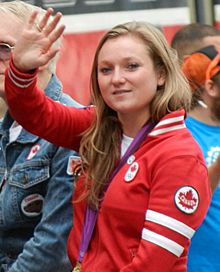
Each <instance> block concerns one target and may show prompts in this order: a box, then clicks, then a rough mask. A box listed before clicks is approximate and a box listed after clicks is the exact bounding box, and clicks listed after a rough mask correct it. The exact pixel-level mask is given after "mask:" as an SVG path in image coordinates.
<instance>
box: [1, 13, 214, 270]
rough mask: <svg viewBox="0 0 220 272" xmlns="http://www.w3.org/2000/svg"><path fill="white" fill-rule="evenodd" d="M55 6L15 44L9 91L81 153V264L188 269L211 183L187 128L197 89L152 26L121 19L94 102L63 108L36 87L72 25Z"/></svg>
mask: <svg viewBox="0 0 220 272" xmlns="http://www.w3.org/2000/svg"><path fill="white" fill-rule="evenodd" d="M51 13H52V9H48V11H47V14H46V16H45V17H44V18H43V19H42V20H41V22H40V29H41V31H36V30H35V29H34V28H33V25H34V22H35V19H36V17H37V14H36V13H33V14H32V16H31V18H30V20H29V23H28V25H27V26H26V29H25V30H24V32H23V35H22V38H21V39H20V40H19V41H18V42H17V44H16V46H15V49H14V52H13V58H12V60H11V62H10V68H9V70H8V72H7V74H6V91H7V99H8V104H9V107H10V108H11V113H12V114H13V116H14V117H15V118H16V119H17V120H18V121H19V122H21V123H22V125H24V126H25V127H26V129H28V130H30V131H32V132H33V133H36V134H39V135H40V136H42V137H45V138H46V139H48V140H50V141H51V142H53V143H56V144H57V145H62V146H65V147H69V148H77V149H78V148H79V150H80V154H81V156H82V163H81V171H79V166H78V165H77V166H76V167H75V168H74V169H73V170H74V173H75V174H76V175H78V181H77V184H76V190H75V194H74V200H73V205H74V226H73V228H72V231H71V233H70V235H69V241H68V254H69V258H70V260H71V262H72V265H73V267H74V271H80V270H81V271H83V272H91V271H92V272H94V271H99V272H100V271H108V272H111V271H112V272H115V271H121V272H122V271H123V272H128V271H141V272H142V271H151V272H153V271H157V272H158V271H163V272H168V271H169V272H171V271H172V272H174V271H175V272H177V271H178V272H180V271H181V272H183V271H186V261H187V252H188V247H189V244H190V239H191V237H192V236H193V234H194V233H195V231H196V229H197V228H198V227H199V225H200V224H201V223H202V221H203V218H204V216H205V214H206V211H207V209H208V206H209V202H210V188H209V183H208V177H207V169H206V166H205V163H204V161H203V157H202V154H201V151H200V149H199V147H198V145H197V144H196V143H195V142H194V140H193V138H192V136H191V134H190V133H189V132H188V130H187V129H186V128H185V124H184V118H185V110H187V109H188V107H189V105H190V99H191V96H190V90H189V86H188V84H187V82H186V81H185V78H184V77H183V75H182V73H181V71H180V69H179V65H178V64H177V59H176V57H175V55H174V54H173V52H172V51H171V50H170V48H169V46H168V45H167V42H166V40H165V38H164V36H163V34H162V33H161V32H160V31H159V30H157V29H156V28H155V27H154V26H152V25H150V24H145V23H141V22H130V23H125V24H122V25H119V26H116V27H114V28H113V29H111V30H109V31H108V32H107V33H106V34H105V35H104V37H103V38H102V39H101V41H100V43H99V45H98V48H97V51H96V54H95V58H94V63H93V68H92V73H91V93H92V97H93V101H94V106H95V107H89V108H87V109H71V108H69V107H65V106H62V105H60V104H58V103H54V102H53V101H51V100H49V99H47V98H46V97H45V96H44V95H43V93H42V92H41V91H40V90H39V88H38V87H37V86H36V75H37V68H38V67H39V66H41V65H45V64H46V63H47V62H48V60H49V59H50V58H51V57H52V56H54V55H55V54H56V53H57V50H55V49H53V48H51V45H52V44H53V42H54V41H55V40H56V39H57V38H58V37H59V36H60V35H61V33H62V32H63V30H64V26H62V25H60V26H58V27H57V24H58V22H59V20H60V18H61V14H60V13H58V14H56V16H55V17H54V20H53V22H52V23H51V24H48V23H47V21H48V18H49V17H50V16H51ZM33 56H35V57H33ZM15 101H18V102H19V103H17V104H16V105H15ZM24 105H26V106H25V111H23V110H22V111H21V109H22V108H23V106H24ZM12 106H13V107H12ZM201 181H202V182H201Z"/></svg>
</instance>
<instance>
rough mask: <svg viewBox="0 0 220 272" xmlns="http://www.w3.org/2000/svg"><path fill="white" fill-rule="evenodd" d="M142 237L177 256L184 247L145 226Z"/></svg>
mask: <svg viewBox="0 0 220 272" xmlns="http://www.w3.org/2000/svg"><path fill="white" fill-rule="evenodd" d="M142 239H143V240H146V241H149V242H151V243H153V244H155V245H158V246H160V247H162V248H164V249H166V250H168V251H169V252H171V253H173V254H174V255H176V256H177V257H180V255H181V254H182V253H183V251H184V247H182V246H181V245H179V244H177V243H176V242H174V241H172V240H170V239H168V238H166V237H164V236H162V235H160V234H158V233H155V232H153V231H150V230H148V229H145V228H144V229H143V230H142Z"/></svg>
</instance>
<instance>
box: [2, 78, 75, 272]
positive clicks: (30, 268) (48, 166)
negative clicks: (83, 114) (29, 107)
mask: <svg viewBox="0 0 220 272" xmlns="http://www.w3.org/2000/svg"><path fill="white" fill-rule="evenodd" d="M45 92H46V95H47V96H49V97H50V98H52V99H53V100H56V101H59V102H61V103H63V104H67V105H71V106H74V107H80V104H78V103H77V102H75V101H74V100H72V99H71V98H70V97H69V96H68V95H66V94H64V93H63V92H62V86H61V84H60V82H59V81H58V79H57V78H56V76H53V77H52V78H51V80H50V82H49V85H48V87H47V88H46V90H45ZM13 121H14V120H13V119H12V118H11V116H10V114H9V113H6V115H5V117H4V119H3V121H2V123H1V126H0V271H1V272H3V271H4V272H5V271H7V272H52V271H53V272H54V271H56V272H70V271H71V265H70V262H69V260H68V257H67V254H66V241H67V237H68V234H69V231H70V229H71V226H72V205H71V197H72V189H73V176H72V174H71V171H70V169H71V168H70V167H69V166H70V162H71V163H72V160H74V159H77V158H79V157H78V155H77V153H75V152H74V151H71V150H68V149H65V148H60V147H57V146H55V145H52V144H51V143H49V142H47V141H45V140H43V139H40V138H39V137H37V136H35V135H33V134H30V133H28V132H27V131H25V130H24V129H22V131H21V133H20V134H19V136H18V138H17V139H16V140H15V141H12V142H11V143H9V128H10V127H11V125H12V123H13Z"/></svg>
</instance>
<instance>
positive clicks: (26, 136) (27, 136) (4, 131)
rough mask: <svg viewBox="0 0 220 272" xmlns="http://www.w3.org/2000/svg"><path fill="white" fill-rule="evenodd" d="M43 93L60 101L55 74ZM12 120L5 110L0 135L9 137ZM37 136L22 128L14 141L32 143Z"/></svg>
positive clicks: (60, 90)
mask: <svg viewBox="0 0 220 272" xmlns="http://www.w3.org/2000/svg"><path fill="white" fill-rule="evenodd" d="M45 94H46V95H47V96H48V97H50V98H51V99H53V100H55V101H60V99H61V96H62V85H61V82H60V81H59V80H58V78H57V77H56V75H53V76H52V77H51V80H50V81H49V84H48V86H47V88H46V89H45ZM13 122H14V120H13V118H12V117H11V115H10V114H9V112H8V111H7V112H6V114H5V116H4V118H3V120H2V122H1V123H0V137H2V136H6V137H7V138H9V129H10V127H11V125H12V123H13ZM38 138H39V137H38V136H36V135H33V134H31V133H29V132H27V131H26V130H25V129H22V131H21V133H20V135H19V136H18V138H17V140H16V142H19V143H23V144H26V143H34V142H35V141H37V139H38Z"/></svg>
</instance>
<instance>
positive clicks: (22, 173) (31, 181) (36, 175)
mask: <svg viewBox="0 0 220 272" xmlns="http://www.w3.org/2000/svg"><path fill="white" fill-rule="evenodd" d="M49 177H50V169H49V161H31V162H26V163H23V164H18V165H16V166H15V167H13V169H12V170H11V172H10V174H9V176H8V183H9V184H10V185H13V186H16V187H18V188H21V189H28V188H30V187H32V186H35V185H37V184H39V183H41V182H42V181H44V180H46V179H49Z"/></svg>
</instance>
